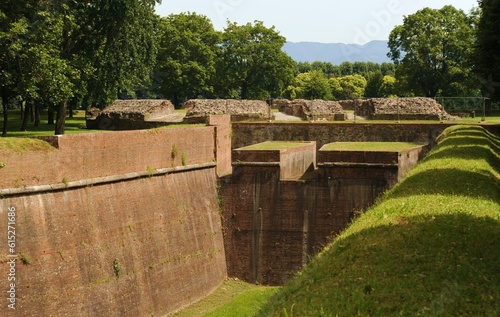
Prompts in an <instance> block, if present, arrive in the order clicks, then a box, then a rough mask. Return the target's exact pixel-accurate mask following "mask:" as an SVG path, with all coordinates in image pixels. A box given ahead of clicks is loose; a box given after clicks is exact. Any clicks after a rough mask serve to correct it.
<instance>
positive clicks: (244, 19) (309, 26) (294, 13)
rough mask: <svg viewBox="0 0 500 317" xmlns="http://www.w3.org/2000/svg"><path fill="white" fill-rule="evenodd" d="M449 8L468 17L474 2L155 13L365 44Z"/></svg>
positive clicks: (258, 4) (353, 1) (281, 4)
mask: <svg viewBox="0 0 500 317" xmlns="http://www.w3.org/2000/svg"><path fill="white" fill-rule="evenodd" d="M449 4H451V5H453V6H454V7H455V8H457V9H462V10H463V11H465V12H466V13H468V12H469V11H470V10H471V9H472V8H473V7H477V0H348V1H336V0H308V1H302V0H288V1H285V0H274V1H272V0H162V4H161V5H157V6H156V13H157V14H159V15H160V16H168V15H170V14H177V13H182V12H195V13H197V14H200V15H205V16H207V17H208V18H209V19H210V20H211V21H212V24H213V25H214V28H215V29H216V30H218V31H223V30H224V28H225V27H226V26H227V21H230V22H236V23H237V24H239V25H242V24H246V23H248V22H251V23H253V22H254V21H256V20H257V21H262V22H263V23H264V25H265V26H266V27H268V28H270V27H272V26H274V27H275V30H276V31H278V32H279V33H280V34H281V35H282V36H284V37H285V38H286V39H287V41H289V42H321V43H346V44H365V43H367V42H369V41H372V40H387V39H388V38H389V33H390V32H391V31H392V29H393V28H394V27H395V26H396V25H401V24H403V17H404V16H407V15H410V14H413V13H415V12H417V11H418V10H420V9H423V8H425V7H429V8H433V9H440V8H442V7H443V6H445V5H449Z"/></svg>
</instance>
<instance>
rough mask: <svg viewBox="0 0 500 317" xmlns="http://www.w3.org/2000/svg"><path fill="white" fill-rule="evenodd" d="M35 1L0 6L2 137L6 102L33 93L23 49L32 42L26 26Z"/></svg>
mask: <svg viewBox="0 0 500 317" xmlns="http://www.w3.org/2000/svg"><path fill="white" fill-rule="evenodd" d="M36 5H37V1H36V0H27V1H16V0H5V1H2V2H0V43H1V45H0V95H1V100H2V112H3V127H2V136H6V135H7V129H8V121H9V118H8V111H7V110H8V108H7V105H8V104H9V101H10V100H12V99H13V98H15V97H16V96H17V95H19V93H21V92H22V91H23V90H24V91H33V90H34V88H33V87H30V86H31V85H30V84H29V83H28V80H29V76H28V73H27V68H26V65H27V59H28V57H29V56H28V54H26V48H27V47H29V45H30V42H31V40H33V38H32V37H31V36H30V34H31V33H30V25H31V23H32V21H33V19H34V16H35V13H36V10H35V8H36Z"/></svg>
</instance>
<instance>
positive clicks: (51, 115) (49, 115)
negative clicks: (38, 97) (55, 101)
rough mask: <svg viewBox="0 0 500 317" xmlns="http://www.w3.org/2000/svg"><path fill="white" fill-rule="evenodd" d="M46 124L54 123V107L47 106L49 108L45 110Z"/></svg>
mask: <svg viewBox="0 0 500 317" xmlns="http://www.w3.org/2000/svg"><path fill="white" fill-rule="evenodd" d="M47 124H50V125H53V124H54V108H52V107H51V106H49V110H47Z"/></svg>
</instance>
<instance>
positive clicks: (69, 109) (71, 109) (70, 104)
mask: <svg viewBox="0 0 500 317" xmlns="http://www.w3.org/2000/svg"><path fill="white" fill-rule="evenodd" d="M68 112H69V117H70V118H73V103H72V102H70V103H69V105H68Z"/></svg>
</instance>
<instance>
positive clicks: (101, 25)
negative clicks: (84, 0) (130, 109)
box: [68, 0, 161, 108]
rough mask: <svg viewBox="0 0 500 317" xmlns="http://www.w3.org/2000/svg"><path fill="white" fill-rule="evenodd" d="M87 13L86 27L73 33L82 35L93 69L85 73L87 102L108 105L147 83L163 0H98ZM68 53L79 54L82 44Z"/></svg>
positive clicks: (84, 55)
mask: <svg viewBox="0 0 500 317" xmlns="http://www.w3.org/2000/svg"><path fill="white" fill-rule="evenodd" d="M92 2H93V3H92V5H90V6H87V7H88V8H87V10H86V11H85V12H84V14H85V19H86V25H87V26H86V27H85V28H83V29H79V30H78V31H79V32H77V33H76V34H72V35H71V37H72V39H73V40H74V41H75V42H77V43H78V39H79V38H83V41H82V43H84V44H85V49H82V51H81V54H82V56H83V58H84V59H85V60H86V61H88V62H89V63H90V65H91V68H92V70H93V71H91V72H88V73H87V74H86V76H85V82H86V84H87V103H88V104H92V105H95V106H98V107H101V108H102V107H104V106H107V105H108V104H109V103H110V102H112V101H113V100H114V99H116V97H117V95H118V94H119V93H122V92H126V93H127V94H130V95H133V94H134V92H135V90H136V89H137V87H138V86H141V85H142V84H144V82H148V81H149V79H150V76H151V72H152V69H153V67H154V65H155V63H156V55H157V44H158V30H157V27H156V25H157V24H158V23H157V22H158V16H157V15H156V14H155V11H154V7H155V4H156V3H157V2H158V3H159V2H161V1H160V0H113V1H109V0H95V1H92ZM76 48H77V49H76V50H74V51H73V50H72V47H69V52H68V53H69V54H70V55H71V54H79V53H80V51H79V49H80V47H76Z"/></svg>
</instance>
